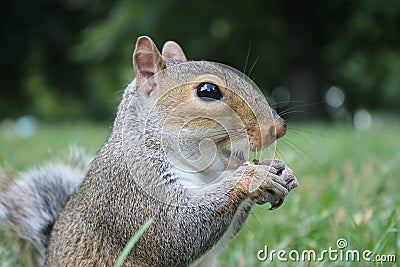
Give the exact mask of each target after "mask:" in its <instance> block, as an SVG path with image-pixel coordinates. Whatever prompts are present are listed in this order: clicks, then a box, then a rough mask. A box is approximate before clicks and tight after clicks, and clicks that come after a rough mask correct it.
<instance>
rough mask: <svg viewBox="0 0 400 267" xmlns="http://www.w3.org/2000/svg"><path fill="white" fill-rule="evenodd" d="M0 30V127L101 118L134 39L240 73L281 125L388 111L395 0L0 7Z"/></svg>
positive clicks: (118, 86) (399, 27)
mask: <svg viewBox="0 0 400 267" xmlns="http://www.w3.org/2000/svg"><path fill="white" fill-rule="evenodd" d="M0 25H1V28H0V31H1V33H0V38H1V54H0V68H1V71H0V84H1V91H0V121H2V120H5V119H17V118H20V117H21V116H26V115H30V116H33V117H23V118H22V119H25V120H27V121H29V120H32V118H35V119H37V120H41V121H46V122H60V121H77V120H78V121H79V120H82V121H88V120H89V121H100V122H109V121H110V120H111V119H112V118H113V116H114V112H115V109H116V106H117V104H118V102H119V99H120V97H121V93H122V90H123V89H124V87H125V86H126V84H127V83H128V82H129V81H130V80H131V79H132V78H133V77H134V73H133V70H132V63H131V62H132V60H131V56H132V51H133V49H134V45H135V41H136V38H137V37H138V36H140V35H149V36H150V37H152V38H153V40H154V41H155V42H156V44H157V45H158V46H159V47H161V46H162V44H163V43H164V42H165V41H167V40H175V41H177V42H178V43H179V44H181V46H182V47H183V49H184V50H185V52H186V54H187V57H188V58H189V59H195V60H199V59H205V60H211V61H217V62H221V63H225V64H227V65H231V66H233V67H235V68H237V69H239V70H241V71H243V72H245V73H246V74H248V75H249V76H250V77H251V78H252V79H254V81H255V82H256V83H257V85H258V86H259V87H260V89H261V90H262V91H263V92H265V94H266V95H267V96H269V97H271V103H272V104H273V105H274V107H275V108H277V109H278V111H280V112H284V111H287V112H284V113H287V114H286V115H287V117H288V118H289V120H290V119H295V120H299V119H307V120H311V119H316V120H335V121H338V122H345V123H353V122H356V123H357V120H360V121H361V122H366V125H364V126H362V125H363V124H362V123H361V127H367V126H368V120H369V117H370V113H371V112H384V113H399V111H400V105H399V102H400V88H399V86H400V1H396V0H392V1H390V0H387V1H375V0H363V1H356V0H354V1H336V0H334V1H308V2H303V1H261V0H256V1H239V2H238V1H226V0H225V1H218V2H217V1H201V2H199V1H177V0H169V1H161V0H158V1H147V0H146V1H144V0H136V1H129V0H119V1H110V0H103V1H88V0H64V1H59V0H58V1H57V0H37V1H23V0H13V1H10V0H3V1H1V3H0ZM357 118H358V119H357ZM364 124H365V123H364Z"/></svg>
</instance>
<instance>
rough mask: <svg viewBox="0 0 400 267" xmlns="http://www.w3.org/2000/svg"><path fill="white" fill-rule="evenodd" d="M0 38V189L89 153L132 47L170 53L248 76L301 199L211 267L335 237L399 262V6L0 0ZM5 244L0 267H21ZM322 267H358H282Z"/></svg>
mask: <svg viewBox="0 0 400 267" xmlns="http://www.w3.org/2000/svg"><path fill="white" fill-rule="evenodd" d="M0 31H1V32H0V38H1V44H0V47H1V53H0V86H1V90H0V178H1V176H2V174H4V173H5V176H12V175H13V174H14V173H16V171H18V170H24V169H26V168H28V167H30V166H35V165H37V164H39V163H40V162H41V161H43V160H47V159H49V158H51V159H54V158H56V156H59V155H61V156H62V155H63V153H64V151H65V150H66V149H67V147H68V145H70V144H71V143H72V144H76V145H78V146H80V147H83V148H85V149H87V150H88V152H90V153H95V151H97V150H98V149H99V147H100V146H101V145H102V144H103V143H104V140H105V139H106V138H107V135H108V133H109V125H111V121H112V119H113V117H114V114H115V111H116V107H117V105H118V103H119V101H120V99H121V95H122V92H123V90H124V88H125V86H126V85H127V84H128V83H129V82H130V81H131V80H132V79H133V77H134V73H133V68H132V52H133V49H134V46H135V42H136V39H137V37H138V36H140V35H148V36H150V37H151V38H152V39H153V40H154V41H155V42H156V44H157V45H158V47H159V48H161V47H162V45H163V43H164V42H165V41H167V40H175V41H177V42H178V43H179V44H181V46H182V47H183V49H184V50H185V52H186V55H187V57H188V58H189V59H194V60H201V59H204V60H211V61H217V62H221V63H224V64H227V65H230V66H232V67H234V68H236V69H238V70H241V71H242V72H244V73H246V74H248V75H249V76H250V77H251V78H252V79H254V81H255V82H256V84H257V85H258V86H259V87H260V89H261V90H262V91H263V92H264V93H265V95H266V96H267V97H269V99H270V103H271V104H272V106H273V107H274V108H276V109H277V111H278V112H279V113H280V114H282V115H283V116H284V118H285V119H287V120H288V121H289V128H288V133H287V135H286V136H285V138H283V139H280V140H279V141H278V142H277V154H278V157H279V158H282V159H283V160H285V162H287V163H288V165H289V166H291V168H292V169H293V170H294V172H295V173H296V176H297V178H298V180H299V182H300V186H299V188H296V190H293V193H291V194H290V196H289V197H288V200H287V201H285V203H284V207H282V208H281V209H279V210H278V211H276V212H275V211H274V212H267V211H266V208H267V207H265V206H260V207H256V208H255V209H253V212H252V215H251V216H250V219H249V221H248V222H247V223H246V225H245V227H244V228H243V230H242V231H241V233H240V234H239V236H238V238H236V239H235V240H234V241H233V243H231V244H230V245H229V247H228V249H227V250H226V251H225V253H224V254H223V255H222V256H221V257H220V258H219V262H220V265H219V266H266V265H268V264H270V265H268V266H282V263H281V262H279V261H275V262H268V261H267V262H259V261H257V258H256V252H257V251H258V250H259V249H262V248H263V247H264V245H265V244H268V245H271V249H299V250H304V249H310V248H311V249H316V250H317V251H321V249H328V247H333V248H336V246H335V244H337V243H336V242H337V240H338V239H339V238H341V237H342V238H346V240H348V242H349V248H350V249H358V250H360V251H362V250H371V251H373V254H374V255H377V256H379V255H395V256H396V257H397V261H398V260H399V259H400V235H399V233H400V195H399V173H400V142H399V136H400V120H399V118H400V1H398V0H383V1H377V0H327V1H287V0H280V1H278V0H274V1H264V0H253V1H226V0H222V1H210V0H203V1H177V0H168V1H161V0H154V1H149V0H135V1H130V0H117V1H115V0H112V1H111V0H102V1H89V0H63V1H61V0H36V1H25V0H1V1H0ZM2 169H4V170H2ZM0 180H1V179H0ZM6 240H7V238H6V236H5V234H4V233H3V232H2V231H1V230H0V266H30V265H29V264H17V262H18V261H17V259H15V258H16V255H18V253H17V252H16V250H15V248H14V247H12V246H11V245H10V244H9V242H7V241H6ZM23 254H24V255H29V253H26V252H25V250H24V252H23ZM380 259H382V258H380ZM325 263H326V266H355V265H359V264H356V263H354V262H353V263H352V262H336V263H334V262H330V261H329V260H328V261H324V262H321V264H319V263H315V262H311V263H308V262H305V263H304V262H303V263H301V262H299V263H298V264H297V263H293V265H292V266H322V265H324V266H325ZM380 263H382V261H380ZM361 265H363V263H362V264H361ZM361 265H360V266H361ZM365 265H366V264H365ZM368 266H396V263H395V262H394V263H393V265H390V264H387V265H381V264H378V262H376V265H368Z"/></svg>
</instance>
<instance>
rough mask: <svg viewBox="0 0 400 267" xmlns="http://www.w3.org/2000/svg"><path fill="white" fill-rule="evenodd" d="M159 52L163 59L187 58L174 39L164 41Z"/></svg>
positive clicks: (184, 59) (183, 59) (181, 59)
mask: <svg viewBox="0 0 400 267" xmlns="http://www.w3.org/2000/svg"><path fill="white" fill-rule="evenodd" d="M161 54H162V56H163V58H165V59H173V60H180V61H186V60H187V59H186V56H185V53H184V52H183V50H182V48H181V47H180V46H179V45H178V44H177V43H176V42H174V41H168V42H166V43H165V44H164V47H163V49H162V53H161Z"/></svg>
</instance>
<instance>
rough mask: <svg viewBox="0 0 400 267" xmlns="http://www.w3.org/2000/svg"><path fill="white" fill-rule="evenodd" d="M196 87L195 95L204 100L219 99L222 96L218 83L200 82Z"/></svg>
mask: <svg viewBox="0 0 400 267" xmlns="http://www.w3.org/2000/svg"><path fill="white" fill-rule="evenodd" d="M196 89H197V96H198V97H199V98H200V99H201V100H204V101H214V100H221V99H222V97H223V95H222V93H221V91H220V90H219V87H218V85H216V84H213V83H207V82H206V83H201V84H199V85H198V86H197V87H196Z"/></svg>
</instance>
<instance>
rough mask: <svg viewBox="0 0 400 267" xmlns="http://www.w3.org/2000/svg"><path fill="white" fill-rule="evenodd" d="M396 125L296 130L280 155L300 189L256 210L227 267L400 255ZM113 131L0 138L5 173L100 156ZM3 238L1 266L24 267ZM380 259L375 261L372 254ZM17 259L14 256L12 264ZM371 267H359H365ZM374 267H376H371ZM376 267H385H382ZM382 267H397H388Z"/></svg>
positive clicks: (390, 120)
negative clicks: (70, 156) (72, 149)
mask: <svg viewBox="0 0 400 267" xmlns="http://www.w3.org/2000/svg"><path fill="white" fill-rule="evenodd" d="M398 121H399V120H398V118H397V117H386V118H381V117H376V116H374V117H373V124H372V127H371V128H370V129H369V130H368V131H358V130H356V129H355V128H352V127H350V126H344V125H325V124H320V125H303V124H294V125H292V124H290V125H289V130H288V133H287V136H285V137H284V138H283V139H281V140H279V141H278V146H277V147H278V152H279V155H280V157H281V158H283V159H284V160H285V161H286V162H287V163H288V165H289V166H290V167H291V168H292V169H293V170H294V172H295V174H296V176H297V178H298V180H299V183H300V186H299V187H298V188H296V189H294V190H293V191H292V192H291V193H290V195H289V196H288V197H287V199H286V201H285V203H284V204H283V205H282V207H280V208H279V209H277V210H274V211H268V210H267V208H268V205H264V206H258V207H255V209H253V211H252V213H251V215H250V217H249V220H248V222H247V223H246V224H245V226H244V228H243V229H242V231H241V232H240V234H239V236H238V237H237V238H236V239H235V240H234V241H233V242H232V243H231V244H230V245H229V246H228V248H227V249H226V251H225V252H224V253H223V254H222V255H221V257H220V259H219V262H220V265H221V266H266V265H267V264H268V262H260V261H258V260H257V252H258V251H259V250H261V249H263V248H264V245H268V247H269V249H275V250H279V249H285V250H287V251H289V250H292V249H297V250H299V251H301V250H307V249H315V250H316V251H317V252H318V251H321V250H323V249H328V248H329V247H332V248H334V249H336V248H337V247H336V242H337V240H338V239H339V238H345V239H346V240H347V241H348V249H357V250H360V251H363V250H366V249H368V250H371V251H373V252H374V253H379V254H381V255H383V254H396V253H397V255H396V257H397V261H398V260H399V259H400V258H399V257H400V255H399V254H398V253H399V244H400V237H399V234H398V233H399V227H400V226H399V218H400V217H399V216H400V208H399V207H400V195H399V194H398V190H399V186H398V174H399V173H400V164H399V163H400V143H399V142H397V139H398V133H399V132H400V124H399V123H397V122H398ZM107 128H108V127H103V126H96V125H83V124H81V125H75V126H72V125H59V126H51V125H40V127H39V129H38V132H37V134H36V135H34V136H32V137H30V138H28V139H20V138H17V137H14V138H11V139H10V138H9V139H5V138H4V137H2V136H0V147H1V148H2V149H1V150H0V160H1V161H2V163H1V165H5V166H6V167H8V168H11V166H14V167H15V168H14V170H15V171H18V170H23V169H25V168H27V167H30V166H33V165H36V164H39V163H40V162H41V161H42V160H46V159H48V158H51V157H52V155H54V154H55V153H56V154H57V153H60V152H61V151H63V150H66V148H67V146H68V144H70V143H76V144H78V145H82V146H83V147H87V148H88V149H89V151H91V152H93V153H94V152H95V151H96V150H97V149H98V147H99V146H100V145H101V144H102V143H103V142H104V140H105V139H106V136H107V132H108V129H107ZM3 238H5V237H4V235H2V234H1V233H0V239H1V240H0V241H1V242H0V252H1V253H0V262H5V261H3V259H4V260H5V259H7V266H11V265H12V266H19V265H18V264H17V260H16V259H15V258H12V257H11V258H10V257H9V256H10V255H15V252H9V251H10V250H12V248H10V247H9V246H8V245H7V244H4V242H5V240H4V239H3ZM374 255H375V254H374ZM14 257H15V256H14ZM321 264H322V262H309V263H304V262H300V263H295V262H291V263H290V262H289V263H282V262H279V261H277V260H276V259H275V260H274V261H273V262H272V263H269V265H268V266H283V265H285V266H286V265H287V266H320V265H321ZM357 264H358V263H354V262H332V261H326V262H325V264H324V266H354V265H357ZM366 265H367V263H365V262H361V263H360V266H366ZM373 266H374V265H373ZM376 266H381V265H379V264H376ZM383 266H395V265H391V264H383Z"/></svg>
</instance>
